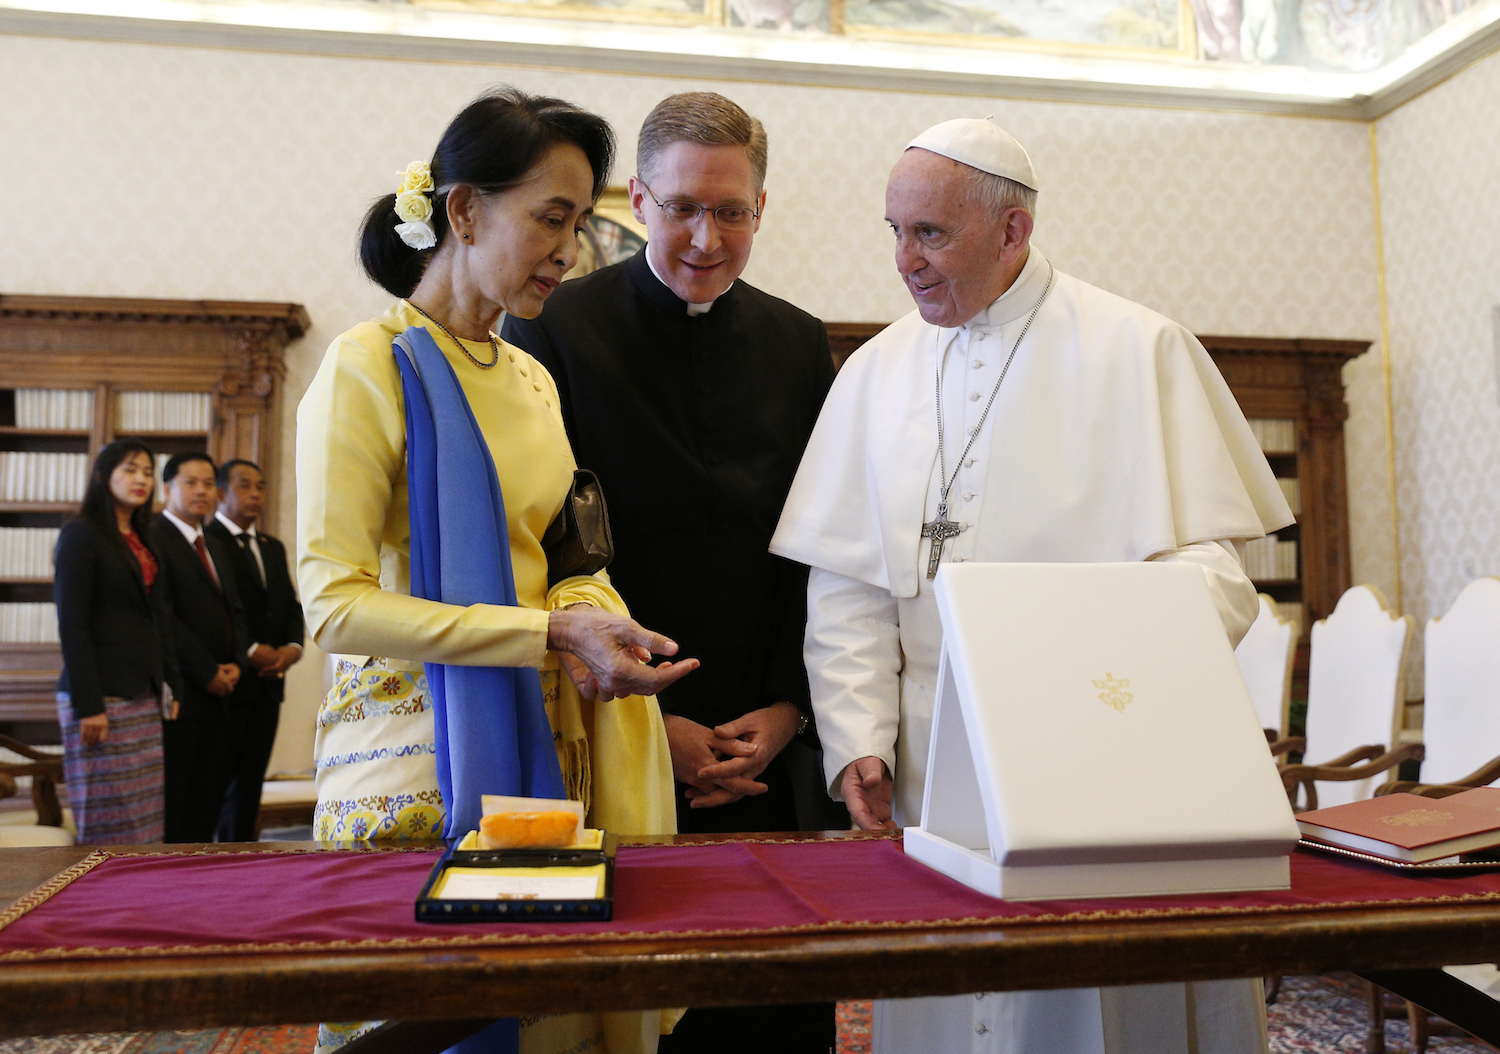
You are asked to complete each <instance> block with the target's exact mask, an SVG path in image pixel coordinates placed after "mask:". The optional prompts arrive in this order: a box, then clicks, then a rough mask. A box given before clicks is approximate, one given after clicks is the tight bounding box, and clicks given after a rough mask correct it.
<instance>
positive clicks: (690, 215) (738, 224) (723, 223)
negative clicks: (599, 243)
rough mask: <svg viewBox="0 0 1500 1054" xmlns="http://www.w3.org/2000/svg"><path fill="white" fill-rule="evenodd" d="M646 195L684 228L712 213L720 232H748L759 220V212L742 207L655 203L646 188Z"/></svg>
mask: <svg viewBox="0 0 1500 1054" xmlns="http://www.w3.org/2000/svg"><path fill="white" fill-rule="evenodd" d="M635 178H636V179H640V180H641V186H643V187H646V181H645V180H644V179H641V177H640V176H636V177H635ZM646 193H647V194H649V195H650V196H651V200H652V201H653V202H655V204H656V207H657V208H659V209H661V211H662V212H663V213H664V214H665V215H666V217H667V219H669V220H671V221H672V222H673V223H680V224H682V225H683V226H684V227H686V226H689V225H691V224H694V223H697V222H698V217H699V216H702V215H703V214H704V213H705V212H710V213H713V217H714V223H715V224H716V225H717V226H718V228H719V230H721V231H748V230H749V229H750V228H751V227H752V226H753V225H754V223H755V221H756V220H757V219H759V218H760V210H759V209H752V208H748V207H746V206H744V205H720V206H719V207H718V208H716V209H711V208H709V207H708V206H707V205H699V204H698V203H697V202H696V201H657V200H656V192H655V191H653V190H652V189H651V188H650V187H646Z"/></svg>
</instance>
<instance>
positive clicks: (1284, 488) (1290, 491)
mask: <svg viewBox="0 0 1500 1054" xmlns="http://www.w3.org/2000/svg"><path fill="white" fill-rule="evenodd" d="M1276 482H1277V483H1279V484H1281V493H1282V496H1283V497H1285V498H1286V503H1287V504H1288V505H1290V506H1291V507H1292V515H1293V516H1301V515H1302V488H1301V487H1300V486H1299V485H1298V483H1297V480H1296V478H1295V477H1292V476H1277V477H1276Z"/></svg>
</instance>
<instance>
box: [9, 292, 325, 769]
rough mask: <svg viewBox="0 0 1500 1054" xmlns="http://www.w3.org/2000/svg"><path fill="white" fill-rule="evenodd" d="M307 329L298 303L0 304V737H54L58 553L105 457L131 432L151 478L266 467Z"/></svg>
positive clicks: (60, 300) (24, 299) (33, 299)
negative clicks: (171, 465)
mask: <svg viewBox="0 0 1500 1054" xmlns="http://www.w3.org/2000/svg"><path fill="white" fill-rule="evenodd" d="M307 326H308V318H307V313H306V311H305V310H304V309H303V308H302V307H301V305H298V304H277V303H258V302H230V301H218V302H215V301H167V300H117V299H108V298H92V297H45V296H0V378H3V380H0V732H7V733H10V734H12V735H16V736H17V737H18V738H21V739H23V740H28V741H31V742H47V741H53V740H55V738H56V727H55V726H56V703H55V701H54V698H53V696H54V692H55V686H56V683H57V676H58V673H59V671H60V669H61V666H62V659H61V652H60V651H59V648H58V644H57V616H56V611H55V609H54V608H53V605H52V550H53V548H54V546H55V545H56V541H57V532H58V530H59V528H60V527H61V525H62V524H63V523H65V522H66V521H67V520H68V519H69V518H71V517H72V516H73V515H74V514H75V513H76V512H77V510H78V504H79V501H80V500H81V499H82V496H83V490H84V486H85V484H86V482H87V477H88V471H89V468H90V466H91V465H92V463H93V459H94V457H95V456H96V455H97V454H98V452H99V450H100V449H102V448H103V446H104V445H105V444H106V443H108V442H110V441H111V440H114V439H116V438H119V437H121V436H138V437H140V438H142V439H144V440H145V441H146V442H147V443H148V444H150V446H151V447H152V449H153V450H154V451H156V453H157V467H158V475H159V474H160V467H161V465H162V464H163V463H164V462H165V461H166V459H167V458H168V457H169V456H171V455H172V454H176V453H183V452H187V451H199V450H201V451H206V452H208V453H209V454H210V455H212V456H213V457H214V458H215V459H217V460H224V459H226V458H231V457H245V458H249V459H251V460H254V461H258V462H271V463H274V460H275V458H276V456H277V444H276V439H277V433H278V431H279V427H278V426H279V421H280V405H281V398H280V397H281V383H282V379H283V377H284V376H285V366H284V363H283V359H282V352H283V349H284V348H285V346H286V345H287V344H288V343H289V342H290V341H292V340H294V339H296V338H297V337H300V336H301V335H302V334H303V333H304V332H305V331H306V329H307ZM160 501H161V495H160V489H159V488H158V495H157V503H158V505H159V504H160ZM274 515H275V511H274V509H270V508H268V510H267V522H268V523H270V522H274Z"/></svg>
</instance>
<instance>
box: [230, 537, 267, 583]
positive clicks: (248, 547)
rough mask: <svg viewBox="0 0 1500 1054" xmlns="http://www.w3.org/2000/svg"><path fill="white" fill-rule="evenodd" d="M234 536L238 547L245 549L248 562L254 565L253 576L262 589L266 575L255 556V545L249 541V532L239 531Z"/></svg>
mask: <svg viewBox="0 0 1500 1054" xmlns="http://www.w3.org/2000/svg"><path fill="white" fill-rule="evenodd" d="M235 538H237V539H239V543H240V548H241V549H243V550H245V555H247V556H249V557H250V562H251V563H252V564H254V565H255V578H256V580H257V581H258V582H260V584H261V588H262V589H264V588H265V585H266V576H265V573H264V572H263V571H262V570H261V568H260V560H258V559H257V558H256V555H255V546H254V545H253V544H252V543H251V539H250V532H249V531H241V532H240V533H239V534H237V535H235Z"/></svg>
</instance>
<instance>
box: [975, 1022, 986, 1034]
mask: <svg viewBox="0 0 1500 1054" xmlns="http://www.w3.org/2000/svg"><path fill="white" fill-rule="evenodd" d="M989 1030H990V1026H989V1025H986V1024H984V1023H983V1022H981V1023H979V1024H977V1025H975V1026H974V1035H976V1036H982V1035H984V1034H985V1033H986V1032H988V1031H989Z"/></svg>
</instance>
